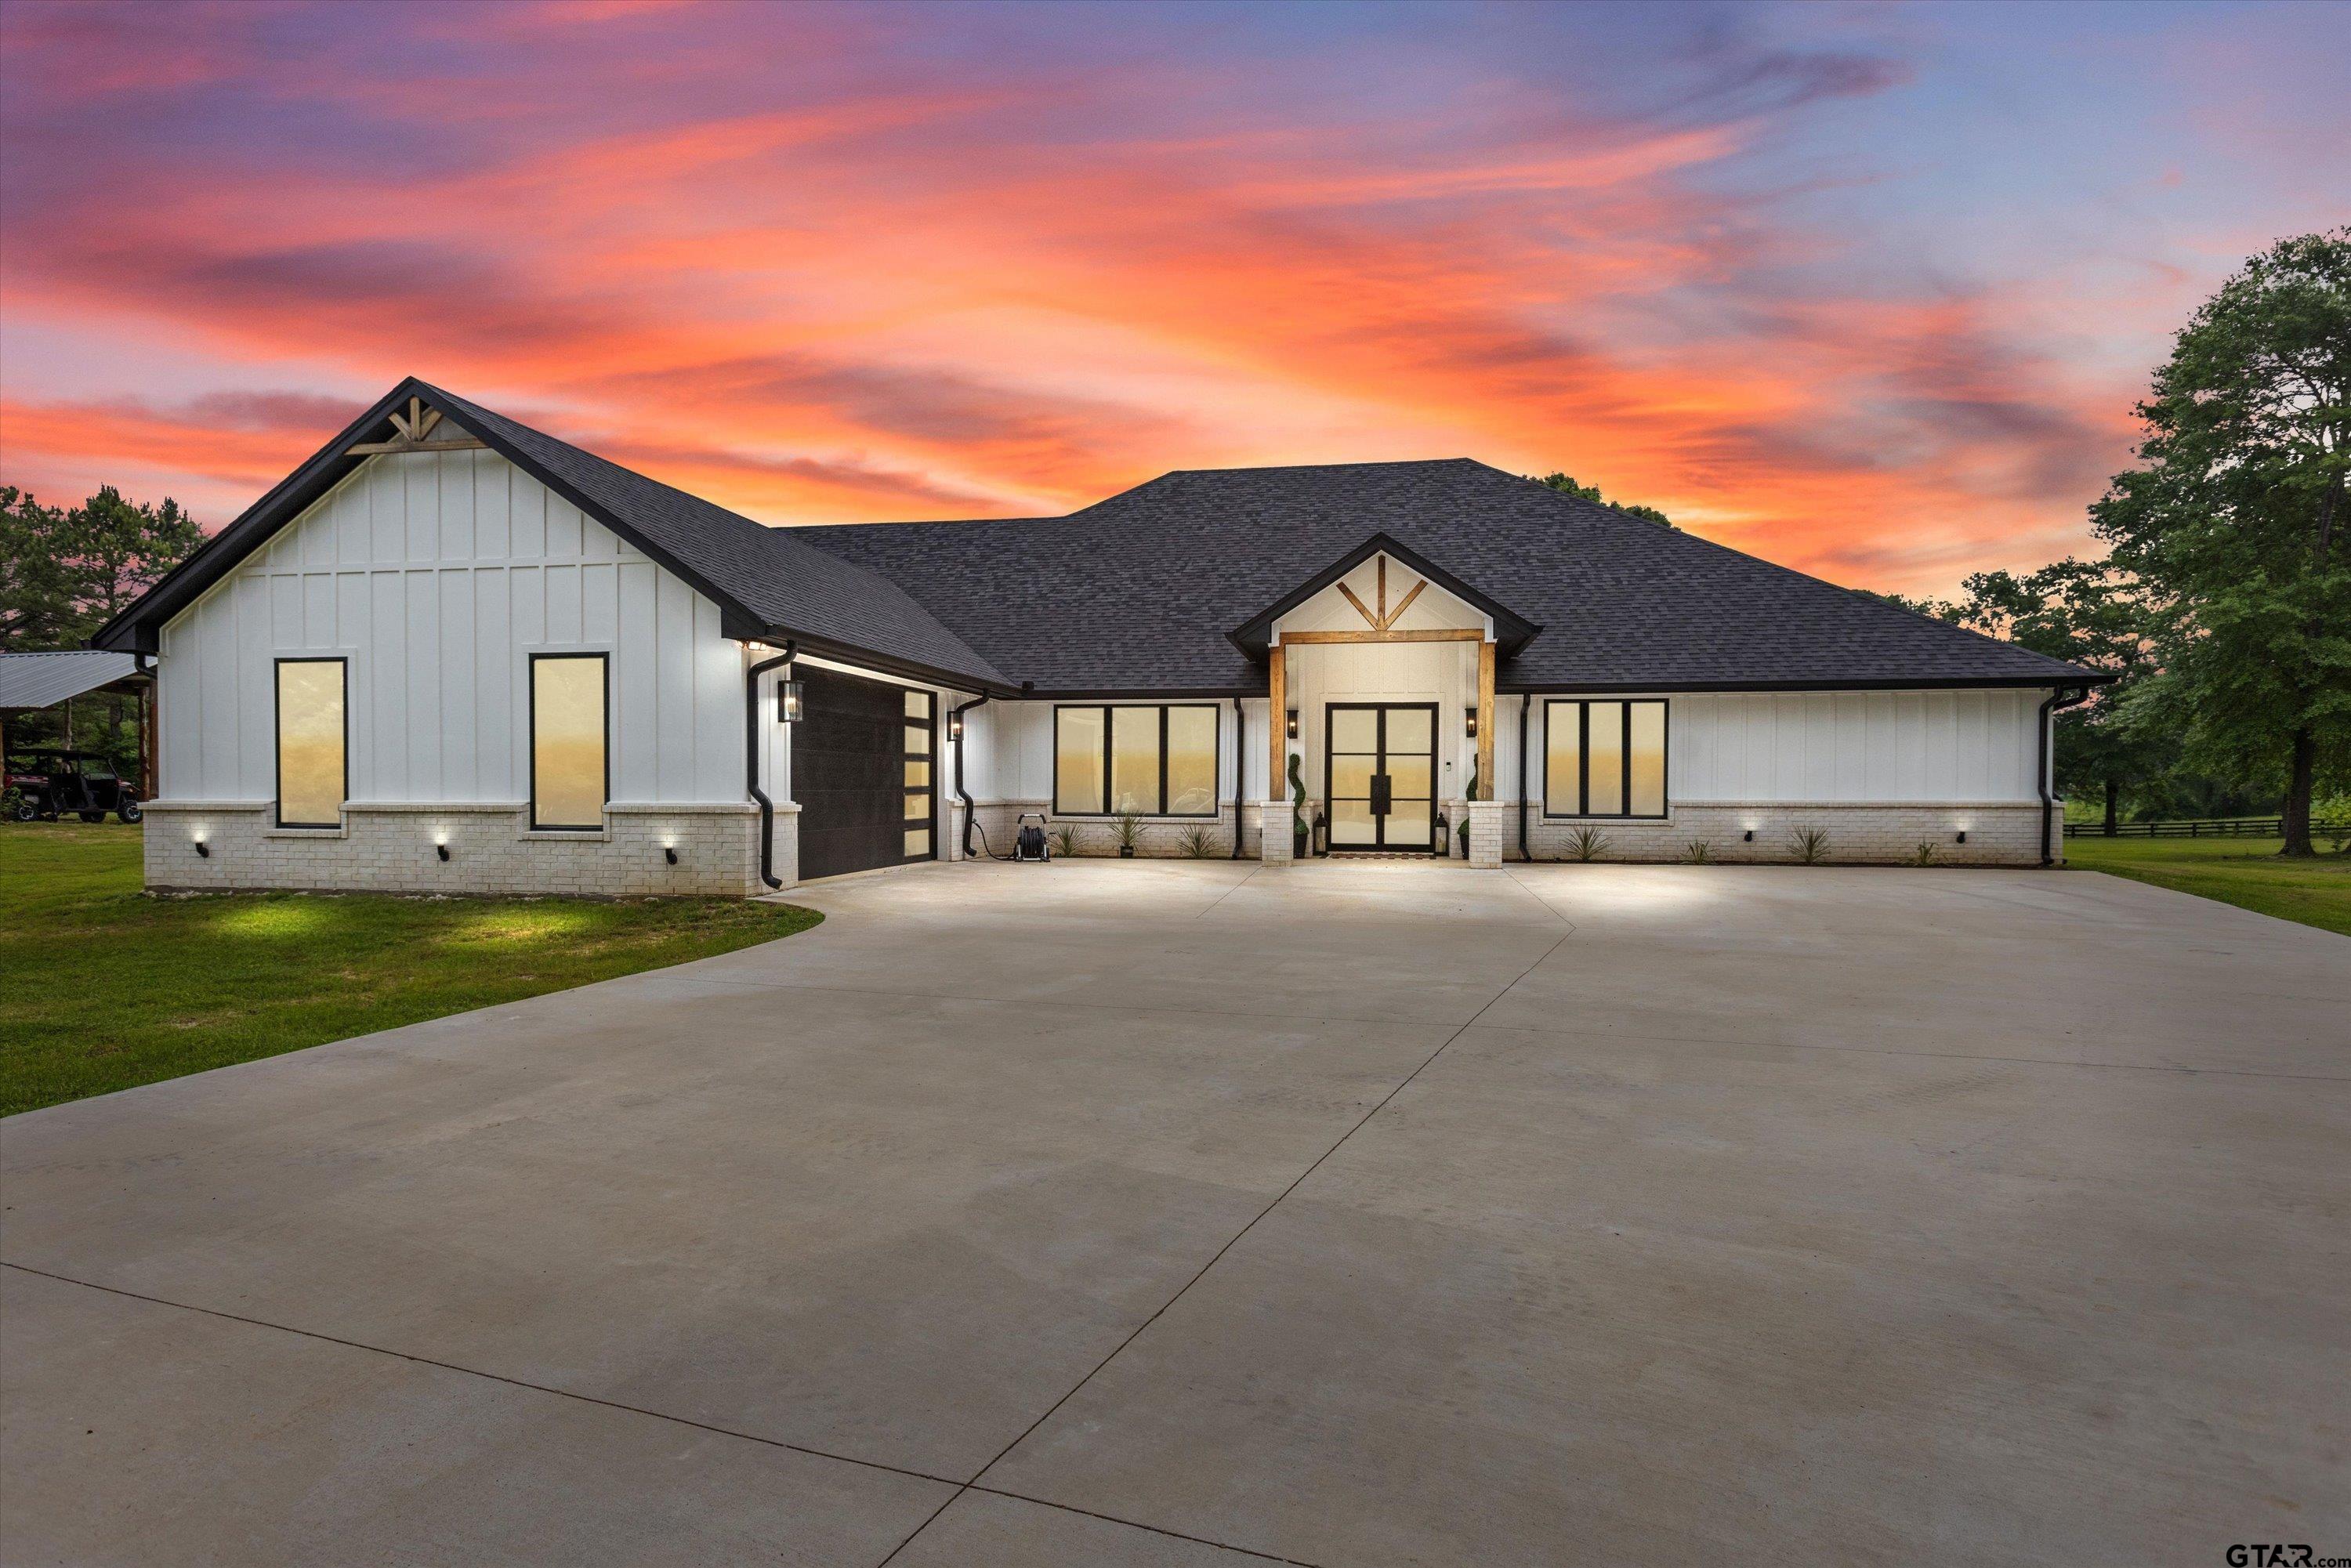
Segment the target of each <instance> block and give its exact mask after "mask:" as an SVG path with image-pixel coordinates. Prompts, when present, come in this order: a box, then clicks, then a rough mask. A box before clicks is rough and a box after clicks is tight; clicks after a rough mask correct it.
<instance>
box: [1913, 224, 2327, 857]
mask: <svg viewBox="0 0 2351 1568" xmlns="http://www.w3.org/2000/svg"><path fill="white" fill-rule="evenodd" d="M2137 414H2138V418H2139V422H2140V426H2141V435H2140V440H2139V444H2138V447H2137V463H2136V464H2135V465H2133V466H2131V467H2130V468H2128V469H2126V470H2125V471H2124V472H2122V473H2121V474H2118V475H2116V476H2115V478H2114V480H2113V481H2112V483H2110V484H2109V485H2108V486H2107V487H2106V492H2105V495H2104V496H2103V497H2100V498H2099V500H2098V501H2096V502H2095V504H2094V505H2092V507H2090V526H2091V532H2092V533H2093V534H2094V535H2095V536H2096V537H2097V538H2100V539H2102V540H2103V541H2105V544H2106V546H2107V553H2106V555H2105V558H2104V559H2099V560H2088V561H2085V560H2079V559H2072V558H2068V559H2064V560H2061V561H2058V562H2055V563H2054V564H2053V565H2050V566H2045V567H2043V568H2042V569H2041V570H2038V571H2034V572H2028V573H2026V574H2024V575H2023V576H2021V577H2019V576H2013V575H2011V574H2010V573H2008V572H2005V571H1991V572H1978V573H1976V574H1975V575H1974V576H1972V577H1970V578H1969V579H1967V580H1966V582H1965V583H1964V584H1963V589H1964V592H1965V597H1964V598H1962V599H1960V600H1958V601H1949V602H1946V601H1928V600H1904V599H1902V598H1901V597H1900V596H1899V595H1894V594H1879V595H1876V596H1875V597H1877V598H1881V599H1886V600H1890V601H1894V602H1896V603H1900V604H1903V605H1905V606H1906V607H1907V608H1909V609H1912V610H1916V611H1917V612H1920V613H1923V614H1928V615H1933V616H1937V617H1939V618H1941V619H1943V620H1947V621H1953V622H1958V623H1959V624H1961V625H1964V626H1970V627H1973V628H1975V629H1976V630H1978V631H1981V632H1990V633H1991V634H1992V635H1994V636H1999V637H2005V638H2008V639H2010V640H2011V641H2013V642H2015V643H2019V644H2021V645H2022V646H2024V647H2028V648H2031V649H2032V650H2034V651H2035V652H2036V653H2047V654H2050V655H2051V656H2053V657H2055V658H2060V659H2066V660H2070V661H2072V662H2073V663H2074V664H2085V665H2088V666H2090V667H2091V668H2093V669H2097V670H2101V671H2104V672H2105V673H2106V674H2111V675H2113V676H2114V677H2115V680H2114V684H2113V685H2108V686H2106V687H2105V688H2103V689H2101V690H2100V691H2099V692H2098V693H2097V694H2096V695H2095V696H2094V697H2093V698H2092V699H2091V700H2090V701H2089V702H2088V703H2087V704H2085V705H2084V706H2080V707H2076V708H2072V709H2068V710H2065V711H2064V713H2062V714H2061V715H2060V716H2059V721H2058V722H2059V725H2060V729H2059V737H2060V738H2059V745H2058V749H2057V766H2058V770H2059V771H2058V782H2059V785H2060V787H2061V789H2064V790H2066V792H2068V793H2069V794H2072V793H2081V792H2086V793H2088V794H2090V795H2091V796H2092V797H2093V798H2095V799H2097V800H2101V801H2102V802H2103V805H2104V810H2105V821H2106V823H2107V824H2108V825H2109V826H2111V825H2112V824H2113V823H2114V822H2115V821H2116V817H2117V815H2118V813H2119V812H2120V811H2121V810H2123V809H2125V808H2126V806H2127V807H2129V808H2131V809H2133V810H2136V811H2137V812H2138V813H2140V814H2144V815H2163V814H2179V813H2181V809H2182V808H2183V807H2184V808H2185V809H2186V813H2185V814H2197V815H2205V814H2222V813H2225V812H2227V811H2230V810H2241V809H2242V808H2243V806H2244V805H2246V804H2248V803H2252V802H2254V801H2262V802H2266V801H2277V802H2279V803H2280V815H2281V816H2282V817H2283V820H2284V828H2285V846H2284V852H2285V853H2287V854H2289V855H2307V854H2310V853H2312V852H2313V846H2312V843H2311V831H2310V823H2311V816H2312V808H2313V802H2314V800H2321V799H2326V798H2329V797H2336V798H2339V797H2340V796H2341V795H2343V794H2344V793H2345V792H2346V790H2351V549H2346V548H2345V546H2344V543H2343V541H2342V539H2341V538H2340V535H2341V533H2342V530H2343V529H2344V528H2345V527H2346V524H2351V517H2346V507H2345V502H2344V490H2345V476H2346V468H2351V227H2346V228H2341V229H2335V230H2332V231H2330V232H2327V233H2325V234H2314V235H2300V236H2297V237H2295V238H2293V239H2287V240H2282V241H2280V242H2279V243H2278V244H2276V245H2274V246H2272V247H2271V248H2270V249H2269V250H2267V251H2265V252H2263V253H2262V255H2260V256H2255V257H2253V258H2252V260H2251V261H2249V262H2248V263H2246V265H2245V267H2243V269H2242V270H2241V271H2240V272H2238V273H2237V274H2236V275H2235V276H2234V277H2231V278H2230V279H2229V280H2228V281H2227V282H2226V283H2224V284H2223V285H2221V287H2220V291H2219V292H2218V293H2216V294H2215V295H2213V297H2212V298H2210V299H2208V300H2206V301H2205V302H2204V304H2203V305H2202V306H2201V307H2199V308H2198V310H2197V311H2196V313H2195V315H2194V316H2193V317H2191V318H2190V319H2189V322H2188V324H2187V325H2186V326H2185V327H2183V328H2181V329H2180V330H2179V333H2178V334H2177V335H2176V336H2175V337H2174V339H2173V340H2172V348H2171V355H2170V357H2169V358H2168V360H2166V361H2164V363H2163V364H2162V365H2161V366H2160V367H2158V369H2157V371H2156V372H2155V376H2154V382H2153V387H2152V391H2151V394H2150V395H2149V396H2148V397H2147V400H2146V401H2145V402H2141V403H2139V404H2138V406H2137ZM2342 804H2343V807H2344V808H2351V801H2346V802H2343V803H2342Z"/></svg>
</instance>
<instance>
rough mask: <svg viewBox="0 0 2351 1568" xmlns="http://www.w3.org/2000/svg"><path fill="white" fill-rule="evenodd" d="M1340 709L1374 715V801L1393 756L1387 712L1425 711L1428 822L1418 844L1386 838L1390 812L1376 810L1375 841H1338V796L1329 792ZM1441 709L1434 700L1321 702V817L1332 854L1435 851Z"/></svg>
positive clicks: (1377, 796)
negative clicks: (1334, 728) (1334, 731)
mask: <svg viewBox="0 0 2351 1568" xmlns="http://www.w3.org/2000/svg"><path fill="white" fill-rule="evenodd" d="M1342 710H1345V711H1348V712H1352V713H1363V712H1369V713H1372V714H1374V715H1376V716H1377V721H1376V727H1375V728H1374V744H1375V745H1376V746H1377V747H1379V750H1378V751H1377V752H1376V753H1375V754H1374V755H1375V756H1377V758H1379V760H1378V762H1377V763H1376V764H1375V765H1374V767H1375V769H1376V770H1375V771H1374V773H1373V775H1372V781H1373V782H1372V789H1373V794H1372V797H1371V798H1372V800H1374V802H1376V801H1377V800H1379V799H1380V791H1379V786H1380V782H1381V781H1382V780H1384V779H1386V777H1387V763H1388V758H1389V757H1390V756H1391V755H1392V752H1391V750H1390V748H1389V746H1388V715H1389V714H1390V713H1392V712H1415V711H1416V712H1420V713H1425V714H1426V715H1427V716H1428V821H1426V823H1424V824H1423V825H1422V828H1421V833H1420V841H1419V842H1418V843H1412V844H1392V843H1389V842H1388V841H1387V836H1388V817H1389V816H1390V815H1391V814H1392V813H1389V812H1385V811H1379V810H1374V812H1373V813H1372V834H1373V838H1374V842H1372V843H1368V844H1342V843H1340V842H1339V841H1338V837H1337V832H1336V829H1337V827H1338V822H1339V813H1338V812H1337V810H1334V802H1335V801H1336V800H1338V799H1339V797H1337V796H1334V795H1332V792H1331V759H1332V756H1333V751H1332V745H1331V716H1332V714H1334V713H1338V712H1340V711H1342ZM1440 711H1441V709H1440V706H1439V705H1438V704H1437V703H1378V702H1372V703H1324V704H1323V705H1322V820H1323V821H1324V822H1325V823H1327V824H1329V826H1328V827H1326V828H1325V829H1324V832H1325V834H1326V835H1327V836H1326V839H1325V841H1326V842H1327V843H1329V845H1330V846H1331V852H1332V854H1334V855H1343V854H1358V855H1363V854H1382V855H1395V854H1419V855H1434V854H1436V853H1437V714H1438V713H1439V712H1440ZM1348 755H1349V756H1351V757H1353V756H1360V755H1362V754H1361V753H1359V752H1350V753H1348ZM1405 755H1407V756H1409V755H1416V754H1414V753H1406V754H1405ZM1356 798H1357V797H1355V796H1353V795H1350V796H1348V797H1346V799H1348V800H1354V799H1356ZM1393 799H1394V797H1393V796H1391V797H1390V800H1391V802H1393Z"/></svg>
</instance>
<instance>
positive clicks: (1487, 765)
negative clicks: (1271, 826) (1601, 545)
mask: <svg viewBox="0 0 2351 1568" xmlns="http://www.w3.org/2000/svg"><path fill="white" fill-rule="evenodd" d="M1537 630H1539V628H1536V627H1534V626H1532V625H1531V624H1530V623H1528V622H1525V621H1524V620H1523V619H1522V618H1520V617H1519V616H1517V615H1515V614H1514V613H1512V612H1510V611H1509V610H1508V609H1506V608H1505V607H1503V606H1501V605H1500V604H1499V603H1497V602H1495V601H1492V600H1491V599H1490V598H1489V597H1488V596H1486V595H1484V594H1481V593H1479V591H1477V590H1475V589H1472V588H1470V587H1469V586H1468V585H1467V584H1465V583H1462V582H1460V581H1459V580H1456V579H1452V578H1450V574H1448V573H1447V572H1445V571H1444V570H1442V569H1440V568H1438V567H1437V566H1436V565H1435V564H1434V563H1432V562H1429V561H1427V560H1426V559H1422V558H1421V557H1420V556H1418V555H1417V554H1416V552H1414V551H1412V550H1410V549H1406V548H1405V547H1404V546H1403V545H1401V544H1399V543H1398V542H1397V541H1396V540H1395V539H1394V538H1390V537H1389V536H1387V535H1385V534H1379V535H1374V537H1373V538H1370V539H1367V540H1366V541H1364V545H1363V546H1362V547H1361V548H1359V549H1356V550H1354V551H1353V552H1351V553H1350V555H1349V556H1347V557H1346V558H1344V559H1341V560H1340V561H1338V562H1336V563H1334V565H1333V566H1332V569H1331V570H1329V571H1328V572H1326V573H1323V574H1322V575H1321V576H1320V577H1319V578H1316V579H1310V580H1308V581H1307V582H1305V583H1303V584H1301V587H1300V588H1299V589H1298V590H1297V591H1295V592H1293V593H1292V594H1290V596H1288V598H1287V599H1285V600H1284V601H1281V602H1280V603H1278V604H1276V605H1275V606H1273V607H1271V608H1270V609H1269V610H1268V611H1267V612H1265V613H1264V614H1262V615H1260V616H1259V617H1258V618H1256V619H1255V620H1252V621H1251V622H1249V623H1248V624H1247V625H1245V626H1243V627H1241V628H1240V629H1239V630H1238V632H1236V633H1235V641H1236V642H1238V643H1240V644H1241V645H1242V646H1243V647H1244V648H1250V647H1252V645H1253V644H1256V643H1258V641H1259V637H1260V636H1261V637H1262V639H1263V643H1262V645H1263V646H1264V648H1265V651H1266V667H1267V672H1268V675H1269V681H1268V687H1267V708H1268V711H1269V712H1270V713H1271V714H1274V715H1278V716H1279V717H1278V718H1277V719H1276V720H1275V721H1274V722H1275V723H1276V724H1277V725H1278V726H1279V727H1280V732H1281V735H1282V737H1283V739H1284V742H1285V744H1283V745H1281V746H1279V747H1269V750H1268V755H1269V758H1270V771H1269V776H1268V786H1269V792H1268V795H1267V800H1268V802H1269V804H1268V806H1267V807H1266V810H1268V811H1270V813H1271V816H1270V818H1269V819H1268V820H1271V821H1279V820H1280V817H1281V816H1282V815H1283V813H1284V812H1285V811H1288V812H1290V813H1292V814H1295V815H1297V816H1298V817H1300V818H1301V820H1302V821H1303V822H1304V824H1305V830H1306V833H1307V836H1308V839H1309V842H1310V844H1311V847H1313V848H1316V849H1323V848H1327V849H1328V851H1329V852H1332V853H1341V854H1344V853H1350V852H1384V853H1390V854H1400V853H1401V854H1429V853H1437V854H1442V853H1446V852H1447V851H1448V848H1449V846H1450V843H1451V841H1452V834H1453V832H1454V831H1456V830H1457V829H1458V824H1460V822H1461V821H1463V812H1464V810H1466V809H1467V807H1468V803H1469V802H1470V801H1472V800H1491V799H1492V797H1493V795H1494V669H1495V657H1496V640H1497V638H1498V637H1509V638H1510V639H1512V641H1513V643H1524V642H1525V640H1526V639H1527V638H1528V637H1530V636H1531V635H1532V634H1533V632H1535V631H1537ZM1293 761H1294V762H1295V763H1296V766H1297V770H1298V779H1297V782H1296V784H1295V785H1294V786H1293V785H1292V784H1291V782H1290V777H1289V774H1290V767H1291V764H1292V762H1293ZM1279 838H1280V834H1279V833H1278V832H1277V833H1276V834H1274V835H1273V836H1272V837H1271V838H1269V839H1268V840H1267V841H1266V844H1265V846H1264V849H1263V854H1264V856H1265V858H1267V859H1269V860H1279V859H1280V858H1282V855H1281V850H1282V848H1283V847H1284V846H1282V845H1281V844H1280V843H1279V842H1277V841H1276V840H1278V839H1279ZM1291 847H1292V848H1293V849H1294V845H1293V846H1291Z"/></svg>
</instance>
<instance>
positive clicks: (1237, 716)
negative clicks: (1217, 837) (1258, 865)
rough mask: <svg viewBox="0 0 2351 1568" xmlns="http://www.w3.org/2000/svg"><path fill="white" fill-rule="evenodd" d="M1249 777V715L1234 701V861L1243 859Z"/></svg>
mask: <svg viewBox="0 0 2351 1568" xmlns="http://www.w3.org/2000/svg"><path fill="white" fill-rule="evenodd" d="M1248 776H1249V715H1247V714H1245V713H1243V712H1242V711H1241V699H1240V698H1238V697H1235V698H1234V699H1233V859H1235V860H1238V859H1240V858H1241V781H1242V780H1243V779H1246V778H1247V777H1248Z"/></svg>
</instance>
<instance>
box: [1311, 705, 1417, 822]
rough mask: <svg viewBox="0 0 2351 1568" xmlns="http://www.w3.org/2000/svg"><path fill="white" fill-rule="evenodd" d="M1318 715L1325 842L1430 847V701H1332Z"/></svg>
mask: <svg viewBox="0 0 2351 1568" xmlns="http://www.w3.org/2000/svg"><path fill="white" fill-rule="evenodd" d="M1325 716H1326V723H1327V725H1328V727H1329V735H1328V739H1329V747H1328V749H1327V750H1326V751H1325V752H1324V754H1323V756H1324V759H1325V766H1326V768H1328V773H1327V775H1326V778H1327V781H1328V793H1327V795H1326V797H1325V799H1326V801H1327V806H1328V810H1329V812H1330V818H1331V847H1332V849H1334V850H1390V851H1399V852H1418V853H1421V854H1427V853H1429V852H1431V850H1432V849H1433V847H1434V843H1435V839H1436V832H1437V705H1436V704H1435V703H1332V705H1331V706H1329V708H1327V709H1326V710H1325Z"/></svg>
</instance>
